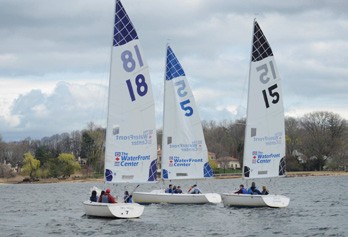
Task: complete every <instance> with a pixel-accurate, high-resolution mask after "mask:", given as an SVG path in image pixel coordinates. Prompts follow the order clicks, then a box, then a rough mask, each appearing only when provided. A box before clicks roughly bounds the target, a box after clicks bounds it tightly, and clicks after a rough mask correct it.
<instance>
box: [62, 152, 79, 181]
mask: <svg viewBox="0 0 348 237" xmlns="http://www.w3.org/2000/svg"><path fill="white" fill-rule="evenodd" d="M58 162H59V165H60V171H61V175H63V177H70V175H72V174H74V173H75V172H76V171H79V170H80V169H81V166H80V164H79V163H78V162H77V160H76V158H75V156H74V155H73V154H68V153H62V154H60V155H59V156H58Z"/></svg>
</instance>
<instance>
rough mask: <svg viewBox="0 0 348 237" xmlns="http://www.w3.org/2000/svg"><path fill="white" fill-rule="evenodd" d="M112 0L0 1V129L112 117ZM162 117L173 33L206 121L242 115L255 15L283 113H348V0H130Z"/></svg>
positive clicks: (11, 136)
mask: <svg viewBox="0 0 348 237" xmlns="http://www.w3.org/2000/svg"><path fill="white" fill-rule="evenodd" d="M114 4H115V3H114V1H113V0H74V1H71V0H60V1H53V0H26V1H22V0H1V1H0V45H1V46H0V135H1V137H2V140H4V141H16V140H22V139H25V138H27V137H31V138H34V139H40V138H43V137H45V136H51V135H54V134H57V133H64V132H68V133H70V132H72V131H74V130H81V129H84V128H87V124H88V123H89V122H92V121H93V122H94V123H95V124H97V125H100V126H103V127H105V124H106V113H107V108H106V107H107V87H108V80H109V70H110V52H111V44H112V34H113V21H114ZM122 4H123V6H124V8H125V9H126V11H127V12H128V15H129V17H130V19H131V20H132V22H133V24H134V26H135V29H136V31H137V33H138V36H139V39H140V41H141V47H142V50H143V55H144V56H143V57H144V58H145V60H146V61H147V63H148V65H149V70H150V77H151V82H152V86H153V93H154V98H155V104H156V121H157V128H161V127H162V112H163V108H162V106H163V80H164V66H165V65H164V63H165V53H166V52H165V49H166V44H167V43H168V42H169V43H170V45H171V47H172V49H173V51H174V52H175V54H176V56H177V58H178V59H179V61H180V63H181V65H182V66H183V68H184V70H185V73H186V76H187V78H188V80H189V82H190V87H191V89H192V90H193V94H194V96H195V99H196V104H197V106H198V109H199V114H200V117H201V119H202V120H208V121H209V120H214V121H216V122H220V121H224V120H228V121H233V120H235V119H238V118H242V117H245V112H246V104H247V101H246V99H247V98H246V97H247V86H248V73H249V63H250V51H251V36H252V27H253V20H254V18H256V19H257V21H258V23H259V25H260V26H261V28H262V30H263V32H264V34H265V35H266V37H267V39H268V42H269V43H270V45H271V47H272V50H273V54H274V57H275V61H276V64H277V67H278V71H279V73H280V76H281V78H282V82H283V85H282V87H283V94H284V97H283V100H284V108H285V115H286V116H292V117H296V118H299V117H301V116H303V115H304V114H307V113H311V112H315V111H329V112H333V113H337V114H339V115H340V116H341V117H342V118H344V119H348V105H347V100H348V93H347V90H348V67H347V66H348V65H347V64H348V54H347V52H348V12H347V9H348V1H344V0H342V1H340V0H327V1H323V0H316V1H314V0H294V1H279V0H265V1H259V0H244V1H240V0H239V1H235V0H214V1H212V0H190V1H187V0H176V1H174V0H171V1H163V0H146V1H144V0H124V1H122Z"/></svg>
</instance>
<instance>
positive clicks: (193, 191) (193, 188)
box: [188, 184, 202, 194]
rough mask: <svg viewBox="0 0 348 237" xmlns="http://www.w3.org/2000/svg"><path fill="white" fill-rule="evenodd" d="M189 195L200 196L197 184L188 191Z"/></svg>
mask: <svg viewBox="0 0 348 237" xmlns="http://www.w3.org/2000/svg"><path fill="white" fill-rule="evenodd" d="M188 193H190V194H200V193H202V192H201V190H200V189H199V188H198V187H197V184H194V185H192V187H191V188H190V189H189V190H188Z"/></svg>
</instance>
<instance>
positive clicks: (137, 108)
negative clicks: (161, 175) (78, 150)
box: [83, 0, 157, 218]
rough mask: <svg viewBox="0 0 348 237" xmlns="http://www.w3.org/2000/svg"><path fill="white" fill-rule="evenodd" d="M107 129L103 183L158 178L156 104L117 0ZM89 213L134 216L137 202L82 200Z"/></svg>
mask: <svg viewBox="0 0 348 237" xmlns="http://www.w3.org/2000/svg"><path fill="white" fill-rule="evenodd" d="M111 55H112V56H111V69H110V83H109V98H108V117H107V129H106V150H105V176H104V181H105V182H106V183H110V184H113V183H145V182H155V181H156V169H157V168H156V167H157V142H156V123H155V106H154V98H153V94H152V87H151V81H150V76H149V70H148V66H147V64H146V62H145V59H144V56H143V53H142V51H141V48H140V42H139V39H138V35H137V32H136V31H135V29H134V27H133V24H132V22H131V20H130V19H129V17H128V15H127V13H126V11H125V10H124V8H123V6H122V4H121V2H120V1H118V0H117V1H116V12H115V24H114V37H113V47H112V53H111ZM83 204H84V207H85V212H86V214H87V215H90V216H101V217H114V218H136V217H139V216H141V214H142V213H143V211H144V207H143V206H141V205H139V204H137V203H116V204H111V203H98V202H90V201H85V202H84V203H83Z"/></svg>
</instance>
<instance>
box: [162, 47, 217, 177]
mask: <svg viewBox="0 0 348 237" xmlns="http://www.w3.org/2000/svg"><path fill="white" fill-rule="evenodd" d="M164 81H165V82H164V87H165V88H164V106H163V107H164V109H163V110H164V113H163V140H162V177H163V179H165V180H166V179H169V180H172V179H200V178H206V177H212V176H213V171H212V169H211V167H210V165H209V162H208V151H207V146H206V144H205V139H204V135H203V129H202V124H201V120H200V118H199V115H198V110H197V107H196V103H195V100H194V97H193V94H192V92H191V89H190V86H189V84H188V81H187V79H186V76H185V72H184V70H183V68H182V67H181V65H180V63H179V61H178V59H177V58H176V56H175V55H174V53H173V51H172V49H171V48H170V47H169V46H168V47H167V58H166V75H165V80H164Z"/></svg>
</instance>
